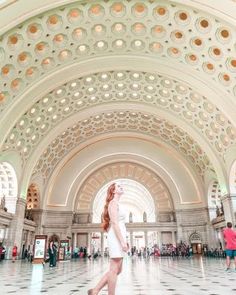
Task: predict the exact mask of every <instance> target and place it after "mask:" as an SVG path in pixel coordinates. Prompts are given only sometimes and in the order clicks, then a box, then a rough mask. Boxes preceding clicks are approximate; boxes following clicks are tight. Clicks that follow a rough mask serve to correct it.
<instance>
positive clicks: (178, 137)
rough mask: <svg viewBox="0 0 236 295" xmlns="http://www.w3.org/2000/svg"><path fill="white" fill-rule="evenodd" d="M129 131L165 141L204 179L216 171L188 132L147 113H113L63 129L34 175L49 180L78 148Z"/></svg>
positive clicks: (42, 158) (91, 117)
mask: <svg viewBox="0 0 236 295" xmlns="http://www.w3.org/2000/svg"><path fill="white" fill-rule="evenodd" d="M119 132H126V133H128V134H130V135H132V134H137V135H136V136H140V135H138V134H146V135H149V136H150V137H153V138H154V140H159V141H164V142H166V143H167V144H168V145H170V146H171V147H172V148H174V149H177V150H178V152H179V153H180V154H181V155H182V157H185V158H187V160H188V161H189V162H190V163H191V164H192V165H194V167H195V169H196V171H197V173H199V174H200V175H201V176H203V175H204V172H205V171H206V170H207V169H213V168H212V166H211V164H210V161H209V159H208V157H207V155H206V154H205V153H204V152H203V150H202V149H201V147H200V146H199V145H198V144H197V143H196V142H195V141H194V140H193V138H191V137H190V136H189V135H188V134H187V133H186V132H184V131H183V130H181V129H180V128H178V127H177V126H175V125H172V124H171V123H170V122H168V121H166V120H165V119H160V118H158V117H156V116H153V115H151V114H148V113H144V112H131V111H120V112H118V111H110V112H102V113H98V114H96V115H94V116H90V117H88V118H86V119H85V120H83V121H79V122H78V123H77V124H75V125H73V126H72V127H69V128H68V129H66V130H64V131H63V133H61V134H60V135H59V136H58V137H56V138H55V139H54V140H53V141H52V142H51V144H50V145H48V147H47V149H46V150H45V151H44V152H43V154H42V155H41V157H40V159H39V161H38V163H37V166H36V167H35V170H34V173H35V174H36V173H41V175H43V177H44V178H45V179H46V178H48V177H49V176H50V175H51V173H52V171H53V170H54V169H55V166H56V165H57V164H58V163H59V162H60V160H61V159H62V158H63V157H65V156H66V155H67V154H68V153H69V152H70V151H72V150H73V149H74V148H76V146H77V145H79V144H81V143H83V142H85V141H86V140H88V139H90V138H92V137H96V136H98V135H100V134H107V136H110V135H113V136H114V133H115V134H116V135H117V136H118V134H119Z"/></svg>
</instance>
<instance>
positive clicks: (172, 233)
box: [171, 230, 176, 245]
mask: <svg viewBox="0 0 236 295" xmlns="http://www.w3.org/2000/svg"><path fill="white" fill-rule="evenodd" d="M171 235H172V245H176V240H175V231H174V230H172V232H171Z"/></svg>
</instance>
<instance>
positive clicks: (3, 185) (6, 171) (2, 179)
mask: <svg viewBox="0 0 236 295" xmlns="http://www.w3.org/2000/svg"><path fill="white" fill-rule="evenodd" d="M17 189H18V187H17V178H16V173H15V170H14V168H13V167H12V166H11V165H10V164H9V163H7V162H2V163H0V199H2V198H3V197H5V207H6V208H7V211H8V212H10V213H15V211H16V199H17Z"/></svg>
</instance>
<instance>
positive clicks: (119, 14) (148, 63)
mask: <svg viewBox="0 0 236 295" xmlns="http://www.w3.org/2000/svg"><path fill="white" fill-rule="evenodd" d="M23 2H24V5H23V6H22V5H21V6H20V4H23ZM33 2H35V1H33ZM25 4H27V5H25ZM0 5H1V6H0V17H1V19H2V24H1V28H0V32H1V42H0V75H1V79H0V112H1V116H0V135H1V136H0V147H1V156H0V160H5V161H9V162H10V163H12V164H13V166H14V167H15V169H16V170H17V171H16V172H17V176H18V180H19V182H20V186H19V187H20V194H21V195H22V196H23V197H25V194H26V190H27V187H28V185H29V184H30V181H31V180H32V179H34V178H37V177H39V176H40V179H41V184H42V187H45V186H46V183H47V181H48V180H49V179H50V177H52V175H53V173H54V171H55V169H58V170H60V169H63V166H64V165H65V162H66V161H68V159H71V158H73V157H74V155H76V154H77V153H79V152H80V147H82V146H87V147H89V146H92V144H94V143H95V142H96V141H100V140H104V139H106V138H121V140H122V141H125V138H127V137H128V138H131V137H133V138H139V139H144V138H145V140H146V141H150V143H156V144H158V145H159V146H162V150H163V151H166V153H165V156H166V157H167V158H169V157H173V154H175V155H177V158H178V159H179V161H181V163H185V164H183V169H185V170H186V169H187V170H189V171H190V170H191V173H190V174H191V175H192V177H193V178H195V179H196V182H198V183H201V185H202V190H203V191H204V190H205V193H206V192H207V189H206V188H207V185H208V183H209V181H210V179H215V180H217V181H218V182H219V184H220V185H221V191H222V192H223V193H227V192H229V184H228V177H229V166H230V165H231V162H227V158H230V159H231V158H232V157H231V156H229V154H232V151H234V149H235V143H236V116H235V115H236V98H235V96H236V44H235V40H236V30H235V15H236V3H235V2H234V1H231V0H227V1H224V7H223V5H222V1H220V0H218V1H211V0H210V1H207V5H206V1H203V0H202V1H200V0H199V1H191V0H186V1H177V0H176V1H161V0H160V1H159V0H152V1H151V0H150V1H141V0H140V1H136V0H134V1H101V0H98V1H47V0H43V1H40V2H38V3H32V1H26V0H25V1H21V0H19V1H5V2H3V3H2V4H0ZM135 148H136V147H135V146H134V151H135ZM170 151H173V153H172V152H170ZM95 153H96V151H95ZM171 153H172V154H171ZM235 158H236V157H235ZM175 160H176V156H175V157H173V161H175ZM117 161H118V159H117ZM16 163H17V164H16ZM89 164H90V163H89V159H88V165H89ZM58 167H60V168H58ZM186 167H188V168H186ZM173 168H174V167H173ZM170 170H171V168H170ZM172 173H173V178H174V177H175V176H174V174H175V173H179V172H178V171H172ZM180 173H181V172H180ZM205 197H206V196H205Z"/></svg>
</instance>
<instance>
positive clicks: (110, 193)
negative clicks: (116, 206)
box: [102, 183, 116, 231]
mask: <svg viewBox="0 0 236 295" xmlns="http://www.w3.org/2000/svg"><path fill="white" fill-rule="evenodd" d="M115 189H116V184H115V183H112V184H111V185H110V186H109V187H108V189H107V197H106V204H105V206H104V210H103V214H102V228H103V230H104V231H107V230H108V228H109V225H110V216H109V212H108V205H109V203H110V202H111V200H113V198H114V195H115Z"/></svg>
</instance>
